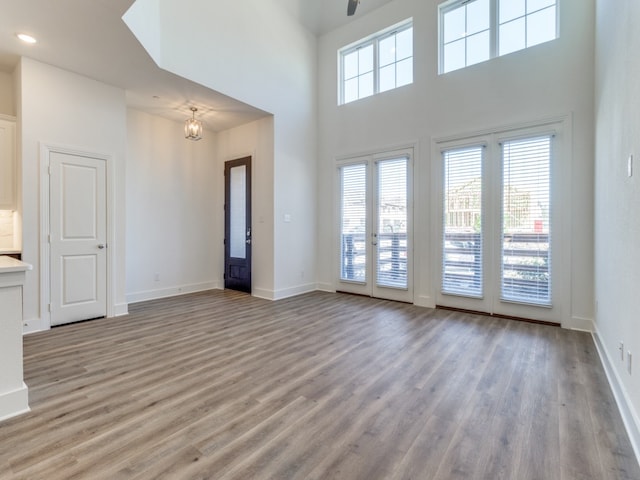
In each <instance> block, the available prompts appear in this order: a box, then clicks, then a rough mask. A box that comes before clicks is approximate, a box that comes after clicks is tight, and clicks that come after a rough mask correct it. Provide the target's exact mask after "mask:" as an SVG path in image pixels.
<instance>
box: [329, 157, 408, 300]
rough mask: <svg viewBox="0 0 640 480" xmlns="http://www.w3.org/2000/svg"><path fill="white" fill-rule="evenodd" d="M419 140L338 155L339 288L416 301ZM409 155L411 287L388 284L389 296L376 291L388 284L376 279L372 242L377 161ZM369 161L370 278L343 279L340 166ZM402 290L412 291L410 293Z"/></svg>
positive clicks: (336, 245) (335, 198) (335, 213)
mask: <svg viewBox="0 0 640 480" xmlns="http://www.w3.org/2000/svg"><path fill="white" fill-rule="evenodd" d="M417 150H418V148H417V144H408V145H399V146H395V147H390V148H388V149H379V150H374V151H370V152H367V153H360V154H353V155H345V156H341V157H337V158H336V159H335V164H334V181H333V184H334V192H333V202H334V209H333V232H334V236H333V238H334V242H333V245H334V247H333V249H332V251H333V260H332V263H333V265H334V268H333V286H334V290H335V291H344V292H348V293H355V294H358V295H365V296H371V297H374V298H383V299H388V300H396V301H401V302H408V303H412V304H413V303H415V301H416V283H415V275H416V264H417V258H416V252H415V235H416V225H415V214H414V205H415V201H416V199H415V189H414V183H415V181H416V180H415V178H416V173H415V157H416V153H417ZM401 157H407V219H408V222H409V228H408V229H407V254H408V258H407V289H406V290H405V289H397V290H396V289H394V288H392V287H390V288H388V291H389V292H390V295H388V296H380V297H378V296H376V295H375V294H376V291H378V290H380V289H382V290H383V291H384V290H385V289H386V287H377V286H376V284H375V282H376V278H375V261H374V260H375V258H374V257H375V249H374V248H373V247H372V246H371V245H370V243H371V242H370V238H369V237H370V235H371V232H372V231H373V230H372V228H373V222H374V221H375V220H376V219H377V213H376V212H374V209H375V208H376V205H375V204H374V200H375V199H376V197H377V195H376V193H375V192H374V190H376V189H377V185H378V183H377V182H378V178H377V175H376V174H377V164H378V162H381V161H384V160H392V159H394V158H401ZM362 163H365V164H366V168H367V177H366V183H367V194H368V198H367V210H368V211H369V210H370V213H369V215H368V217H367V219H366V225H367V226H366V230H367V231H366V238H367V252H368V260H367V263H368V265H367V268H368V270H367V276H366V281H365V282H364V283H361V282H348V281H342V280H341V279H340V269H341V258H340V256H341V255H340V252H341V240H340V225H339V224H340V214H341V212H340V188H341V187H340V168H341V167H343V166H348V165H357V164H362ZM349 284H351V285H353V288H347V289H344V290H343V289H341V288H340V287H341V286H342V285H349ZM394 290H396V292H397V294H394V293H393V292H394ZM402 292H408V293H407V294H406V295H405V294H404V293H402Z"/></svg>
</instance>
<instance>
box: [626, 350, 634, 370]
mask: <svg viewBox="0 0 640 480" xmlns="http://www.w3.org/2000/svg"><path fill="white" fill-rule="evenodd" d="M632 360H633V355H632V354H631V350H629V351H628V352H627V371H628V372H629V375H631V372H632V370H631V366H632V364H633V362H632Z"/></svg>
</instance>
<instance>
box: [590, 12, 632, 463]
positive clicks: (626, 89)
mask: <svg viewBox="0 0 640 480" xmlns="http://www.w3.org/2000/svg"><path fill="white" fill-rule="evenodd" d="M639 21H640V3H639V2H638V1H637V0H616V1H613V0H597V26H596V32H597V33H596V38H597V42H596V88H595V92H596V95H595V112H596V159H595V161H596V172H595V173H596V175H595V178H596V180H595V191H596V206H595V227H596V228H595V232H596V233H595V269H596V276H595V298H596V301H597V305H598V306H597V313H596V339H597V340H598V344H599V346H600V348H601V349H602V350H603V351H604V357H605V364H606V365H607V366H608V367H609V369H610V371H609V373H610V379H611V380H612V383H613V385H614V391H615V392H616V393H617V395H618V399H619V401H621V405H622V408H621V410H622V413H623V415H624V416H625V420H626V422H627V426H628V427H629V430H630V432H631V434H632V440H633V442H634V444H635V448H636V454H637V455H639V456H640V363H638V362H639V361H640V323H639V322H640V317H639V316H638V312H640V295H638V292H639V291H640V248H639V247H638V239H639V238H640V215H639V214H638V206H639V205H640V179H639V177H638V175H640V168H639V167H640V110H639V109H638V106H640V82H639V81H638V78H640V57H639V56H638V52H639V51H640V32H638V22H639ZM629 155H633V156H634V162H635V171H634V172H633V176H632V177H628V175H627V162H628V157H629ZM619 342H624V352H625V353H624V357H625V358H624V360H623V359H622V358H621V355H620V351H619V350H618V346H619ZM628 351H631V352H632V354H633V356H634V360H633V362H634V363H635V365H633V367H632V370H631V374H630V373H629V372H628V370H627V368H626V362H627V358H628V355H627V352H628Z"/></svg>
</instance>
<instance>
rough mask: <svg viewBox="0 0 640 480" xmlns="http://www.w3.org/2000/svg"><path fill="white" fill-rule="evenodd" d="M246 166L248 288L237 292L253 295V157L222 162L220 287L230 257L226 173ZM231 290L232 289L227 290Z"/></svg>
mask: <svg viewBox="0 0 640 480" xmlns="http://www.w3.org/2000/svg"><path fill="white" fill-rule="evenodd" d="M240 165H246V172H245V175H246V178H245V180H246V184H245V185H246V193H245V205H246V206H247V208H246V211H245V218H246V225H245V230H246V229H249V232H250V233H249V234H248V235H247V234H245V236H246V237H248V238H247V239H246V240H247V241H248V242H249V247H248V249H247V258H246V261H247V264H248V268H249V288H248V291H246V290H238V291H243V292H246V293H248V294H250V295H252V294H253V233H254V232H253V212H252V209H253V155H245V156H242V157H237V158H233V159H230V160H226V161H225V162H224V165H223V166H224V186H223V190H224V219H223V221H224V232H223V238H224V253H223V258H222V263H223V277H222V287H223V289H226V288H227V269H228V263H227V262H228V260H229V258H231V257H230V248H231V247H230V244H229V238H228V233H229V229H230V218H231V217H230V216H229V214H228V206H229V204H230V194H231V191H230V189H229V188H227V187H230V181H231V180H230V177H229V178H228V177H227V173H229V174H230V173H231V169H232V168H234V167H235V166H240ZM229 289H230V290H233V288H229Z"/></svg>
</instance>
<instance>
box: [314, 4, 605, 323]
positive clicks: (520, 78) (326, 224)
mask: <svg viewBox="0 0 640 480" xmlns="http://www.w3.org/2000/svg"><path fill="white" fill-rule="evenodd" d="M439 3H440V1H439V0H396V1H394V2H390V3H389V4H387V5H386V6H383V7H381V8H380V9H378V10H376V11H374V12H372V13H371V14H369V15H367V16H364V17H361V18H360V19H359V20H358V21H355V22H353V23H351V24H349V25H348V26H346V27H344V28H340V29H337V30H335V31H333V32H330V33H328V34H326V35H324V36H323V37H321V39H320V40H319V112H320V113H319V119H320V120H319V121H320V124H319V162H318V165H319V169H318V190H319V191H320V192H323V194H322V200H321V202H320V203H319V209H318V222H319V227H318V232H319V240H318V252H319V253H318V256H319V262H318V277H319V282H320V284H321V285H323V286H325V288H329V287H330V286H331V285H334V265H335V263H336V262H335V260H334V258H335V255H336V253H335V251H334V243H335V242H334V241H333V240H332V232H333V231H334V230H333V228H334V226H333V208H334V207H333V203H334V200H333V199H332V198H331V196H330V195H328V194H327V193H325V192H332V191H333V187H334V186H333V182H334V172H335V159H336V157H340V156H348V155H356V154H359V153H364V152H372V151H376V150H386V149H388V148H390V147H394V146H398V145H411V144H414V143H415V144H416V145H417V147H418V150H417V154H416V157H415V169H416V176H417V185H416V190H415V192H414V197H415V205H414V207H415V219H416V220H415V228H416V231H417V234H418V235H417V237H416V240H417V241H416V245H415V255H416V257H417V259H418V264H417V266H416V270H417V272H416V290H415V298H416V299H417V301H418V299H419V301H418V303H421V304H426V305H432V304H433V302H434V296H435V288H436V286H435V283H436V282H434V281H432V279H433V272H434V268H435V262H439V258H438V257H435V258H434V257H433V251H432V248H431V239H430V232H431V231H432V229H433V227H434V226H435V223H434V222H438V221H439V219H438V218H433V219H432V218H430V212H431V210H430V209H431V205H432V203H433V202H434V201H435V200H436V198H434V193H433V192H432V191H431V188H430V184H431V178H430V172H431V164H432V162H438V161H440V158H439V157H437V158H432V153H431V152H432V140H433V139H434V138H439V137H443V136H456V135H464V134H466V133H471V132H476V131H485V130H488V129H493V128H496V127H502V126H508V125H513V124H519V123H526V122H534V121H537V120H541V119H546V118H549V117H556V116H569V118H570V119H571V118H572V122H573V132H569V134H571V133H572V136H573V144H572V148H573V158H564V159H562V161H563V162H573V169H572V174H571V177H572V178H571V179H570V183H571V181H572V184H573V185H572V192H571V193H570V194H569V198H570V200H571V202H572V206H573V211H572V215H571V216H570V218H563V220H562V221H563V224H564V225H567V226H568V228H569V229H570V241H571V243H570V244H571V248H572V251H571V253H572V261H571V263H572V278H571V285H570V286H568V287H567V288H568V290H569V291H568V292H567V293H566V295H567V297H568V298H566V299H563V302H565V303H566V306H565V309H564V313H563V318H562V319H556V320H557V321H561V322H562V323H563V324H564V325H565V326H570V327H572V326H573V327H575V326H577V327H584V328H589V327H590V326H591V320H592V318H593V307H592V306H593V258H592V257H593V240H592V236H593V233H592V232H593V222H592V212H593V210H592V204H593V195H592V185H593V21H594V20H593V19H594V2H593V0H563V1H562V2H560V6H561V8H560V38H559V39H557V40H555V41H553V42H549V43H546V44H542V45H539V46H536V47H534V48H530V49H527V50H523V51H520V52H516V53H513V54H510V55H507V56H503V57H499V58H496V59H493V60H490V61H487V62H484V63H481V64H477V65H474V66H471V67H468V68H464V69H461V70H457V71H454V72H451V73H449V74H446V75H438V74H437V65H438V49H437V41H438V37H437V32H438V28H437V26H438V9H437V6H438V4H439ZM409 17H413V21H414V59H415V61H414V65H415V69H414V83H413V84H412V85H409V86H405V87H402V88H399V89H396V90H392V91H389V92H386V93H383V94H379V95H375V96H372V97H369V98H366V99H363V100H359V101H356V102H352V103H349V104H347V105H343V106H338V105H337V98H338V92H337V84H338V82H337V75H338V72H337V64H338V62H337V51H338V49H340V48H341V47H343V46H345V45H348V44H351V43H353V42H355V41H357V40H359V39H361V38H364V37H366V36H368V35H371V34H373V33H375V32H377V31H380V30H382V29H384V28H386V27H388V26H390V25H393V24H395V23H397V22H400V21H402V20H405V19H407V18H409ZM569 123H571V122H569ZM567 274H568V273H567Z"/></svg>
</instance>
